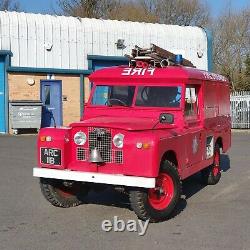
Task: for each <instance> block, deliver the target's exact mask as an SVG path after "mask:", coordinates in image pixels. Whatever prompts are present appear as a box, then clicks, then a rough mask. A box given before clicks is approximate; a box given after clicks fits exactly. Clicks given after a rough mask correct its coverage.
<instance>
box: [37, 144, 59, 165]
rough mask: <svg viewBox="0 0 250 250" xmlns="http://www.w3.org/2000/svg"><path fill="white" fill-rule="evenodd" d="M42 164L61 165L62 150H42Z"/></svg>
mask: <svg viewBox="0 0 250 250" xmlns="http://www.w3.org/2000/svg"><path fill="white" fill-rule="evenodd" d="M41 163H44V164H50V165H61V150H60V149H54V148H41Z"/></svg>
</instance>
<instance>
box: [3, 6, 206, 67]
mask: <svg viewBox="0 0 250 250" xmlns="http://www.w3.org/2000/svg"><path fill="white" fill-rule="evenodd" d="M118 39H124V45H125V46H126V47H125V48H124V49H118V48H117V45H116V43H117V41H118ZM150 43H154V44H157V45H158V46H160V47H162V48H164V49H167V50H169V51H171V52H173V53H175V54H182V55H183V57H185V58H187V59H189V60H190V61H192V63H193V64H194V65H196V66H197V67H198V68H201V69H207V66H208V60H207V35H206V32H205V31H204V30H203V29H202V28H200V27H191V26H186V27H184V26H178V25H165V24H152V23H139V22H127V21H117V20H102V19H92V18H91V19H90V18H78V17H66V16H56V15H53V16H52V15H41V14H31V13H23V12H21V13H18V12H8V11H0V50H11V51H12V53H13V57H12V58H11V63H12V66H14V67H34V68H62V69H80V70H84V69H88V60H87V55H102V56H123V55H125V54H130V52H131V50H132V48H134V46H135V45H138V46H140V47H148V46H149V45H150ZM198 54H199V56H198Z"/></svg>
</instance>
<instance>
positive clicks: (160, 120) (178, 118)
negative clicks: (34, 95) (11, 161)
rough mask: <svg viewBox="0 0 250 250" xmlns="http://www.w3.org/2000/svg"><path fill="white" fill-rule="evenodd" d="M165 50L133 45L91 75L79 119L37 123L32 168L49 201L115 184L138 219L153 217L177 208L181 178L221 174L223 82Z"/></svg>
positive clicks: (225, 141) (227, 126)
mask: <svg viewBox="0 0 250 250" xmlns="http://www.w3.org/2000/svg"><path fill="white" fill-rule="evenodd" d="M157 50H158V51H157ZM171 56H172V54H171V53H170V54H169V53H168V52H164V51H163V50H161V49H159V48H158V47H157V46H155V47H153V49H152V47H151V49H150V50H143V49H140V48H136V49H135V50H134V51H133V53H132V57H130V66H129V67H128V66H119V67H111V68H106V69H102V70H98V71H96V72H94V73H93V74H92V75H90V77H89V79H90V81H91V82H92V83H93V88H92V92H91V95H90V98H89V101H88V103H87V104H86V105H85V109H84V115H83V117H82V119H81V121H79V122H75V123H72V124H70V125H69V127H57V128H43V129H41V130H40V133H39V135H38V167H36V168H34V169H33V174H34V176H36V177H40V185H41V190H42V193H43V195H44V196H45V198H46V199H47V200H48V201H49V202H50V203H52V204H53V205H54V206H58V207H71V206H76V205H79V204H80V203H82V201H83V197H84V196H85V195H87V193H88V191H89V190H90V189H92V188H95V187H97V186H99V185H100V184H107V185H113V186H114V187H115V188H119V189H123V190H125V192H126V193H128V194H129V198H130V202H131V207H132V209H133V210H134V211H135V213H136V214H137V216H138V217H139V218H140V219H142V220H147V219H149V220H150V221H152V222H156V221H161V220H164V219H167V218H168V217H169V216H170V214H171V213H172V211H173V210H174V209H175V207H176V205H177V203H178V201H179V199H180V195H181V183H182V180H184V179H186V178H187V177H189V176H191V175H193V174H195V173H197V172H199V171H201V174H202V178H203V180H204V181H205V183H206V184H212V185H213V184H216V183H217V182H218V181H219V180H220V177H221V169H220V153H221V151H223V152H225V151H227V150H228V149H229V147H230V145H231V119H230V110H229V107H230V104H229V83H228V81H227V80H226V79H225V78H224V77H223V76H220V75H216V74H213V73H209V72H206V71H202V70H198V69H195V68H194V67H191V66H192V65H191V63H189V62H188V61H187V60H182V58H181V56H176V61H174V59H173V58H170V57H171ZM169 58H170V59H169ZM181 62H183V63H185V65H188V66H190V67H186V66H183V65H181Z"/></svg>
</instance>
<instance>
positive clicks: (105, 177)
mask: <svg viewBox="0 0 250 250" xmlns="http://www.w3.org/2000/svg"><path fill="white" fill-rule="evenodd" d="M33 176H35V177H43V178H52V179H60V180H71V181H83V182H92V183H102V184H111V185H119V186H128V187H143V188H154V187H155V178H147V177H137V176H126V175H118V174H102V173H88V172H80V171H70V170H58V169H48V168H33Z"/></svg>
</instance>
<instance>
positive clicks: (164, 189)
mask: <svg viewBox="0 0 250 250" xmlns="http://www.w3.org/2000/svg"><path fill="white" fill-rule="evenodd" d="M180 196H181V180H180V177H179V174H178V171H177V169H176V167H175V165H174V164H173V163H171V162H170V161H167V160H166V161H164V162H163V163H162V166H161V170H160V173H159V176H158V177H157V179H156V187H155V188H150V189H144V188H138V189H132V190H130V192H129V198H130V203H131V207H132V209H133V210H134V212H135V213H136V215H137V216H138V218H139V219H141V220H150V222H158V221H162V220H166V219H168V218H169V217H170V215H171V214H172V212H173V210H174V209H175V207H176V205H177V203H178V201H179V199H180Z"/></svg>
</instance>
